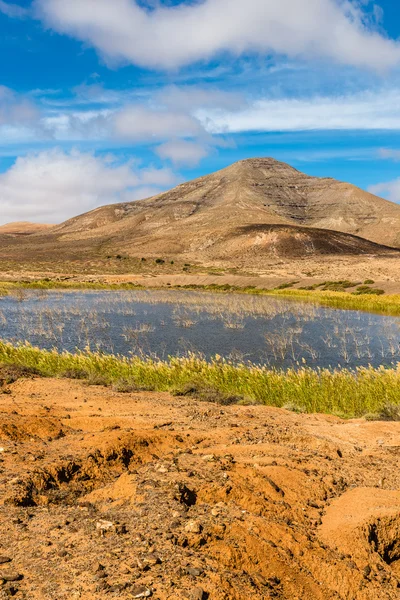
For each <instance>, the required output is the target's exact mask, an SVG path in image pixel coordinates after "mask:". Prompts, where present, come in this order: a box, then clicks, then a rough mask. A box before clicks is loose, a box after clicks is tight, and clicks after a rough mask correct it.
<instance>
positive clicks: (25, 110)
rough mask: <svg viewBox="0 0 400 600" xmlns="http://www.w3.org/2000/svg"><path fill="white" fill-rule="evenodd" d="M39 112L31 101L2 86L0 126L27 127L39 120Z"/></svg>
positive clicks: (0, 91)
mask: <svg viewBox="0 0 400 600" xmlns="http://www.w3.org/2000/svg"><path fill="white" fill-rule="evenodd" d="M38 115H39V112H38V110H37V109H36V107H35V105H34V104H32V102H30V100H28V99H26V98H23V97H21V96H19V95H18V94H16V93H15V92H14V91H13V90H10V88H7V87H5V86H3V85H0V125H4V124H6V125H26V124H31V123H33V122H35V121H36V120H37V119H38Z"/></svg>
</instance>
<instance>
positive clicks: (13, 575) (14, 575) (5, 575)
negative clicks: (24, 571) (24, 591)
mask: <svg viewBox="0 0 400 600" xmlns="http://www.w3.org/2000/svg"><path fill="white" fill-rule="evenodd" d="M23 577H24V576H23V575H21V574H20V573H18V572H17V571H1V570H0V579H4V581H21V579H23Z"/></svg>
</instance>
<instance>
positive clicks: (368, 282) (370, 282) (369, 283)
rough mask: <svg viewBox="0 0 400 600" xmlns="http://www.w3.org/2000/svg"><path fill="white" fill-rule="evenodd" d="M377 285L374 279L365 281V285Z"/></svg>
mask: <svg viewBox="0 0 400 600" xmlns="http://www.w3.org/2000/svg"><path fill="white" fill-rule="evenodd" d="M374 283H375V281H374V280H373V279H366V280H365V281H364V285H373V284H374Z"/></svg>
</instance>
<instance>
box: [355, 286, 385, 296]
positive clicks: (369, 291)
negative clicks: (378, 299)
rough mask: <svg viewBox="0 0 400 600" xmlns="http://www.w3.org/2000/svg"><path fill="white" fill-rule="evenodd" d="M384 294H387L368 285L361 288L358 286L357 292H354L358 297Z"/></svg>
mask: <svg viewBox="0 0 400 600" xmlns="http://www.w3.org/2000/svg"><path fill="white" fill-rule="evenodd" d="M384 293H385V290H381V289H379V288H371V287H369V286H368V285H360V286H358V288H357V289H356V291H355V292H353V294H354V295H356V296H357V295H362V294H370V295H372V296H383V294H384Z"/></svg>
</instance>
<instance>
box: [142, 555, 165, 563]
mask: <svg viewBox="0 0 400 600" xmlns="http://www.w3.org/2000/svg"><path fill="white" fill-rule="evenodd" d="M143 562H144V564H146V565H149V566H155V565H161V559H160V557H159V556H157V555H156V554H148V555H147V556H145V557H144V558H143Z"/></svg>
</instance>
